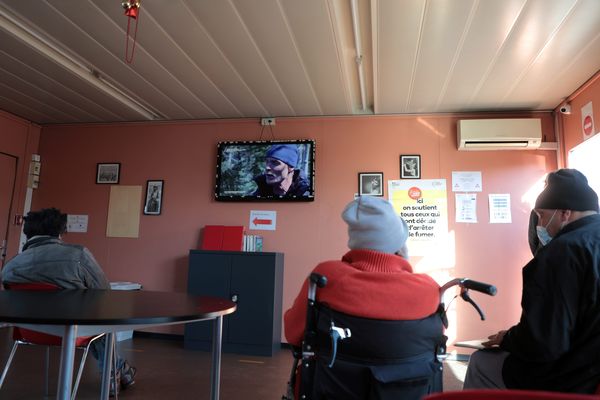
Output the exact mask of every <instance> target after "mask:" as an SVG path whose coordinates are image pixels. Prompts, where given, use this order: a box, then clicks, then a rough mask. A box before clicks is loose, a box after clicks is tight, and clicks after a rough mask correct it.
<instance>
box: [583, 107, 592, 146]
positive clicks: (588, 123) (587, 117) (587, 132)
mask: <svg viewBox="0 0 600 400" xmlns="http://www.w3.org/2000/svg"><path fill="white" fill-rule="evenodd" d="M581 130H582V132H583V140H587V139H589V138H591V137H592V135H593V134H594V109H593V106H592V102H591V101H590V102H589V103H587V104H586V105H584V106H583V107H581Z"/></svg>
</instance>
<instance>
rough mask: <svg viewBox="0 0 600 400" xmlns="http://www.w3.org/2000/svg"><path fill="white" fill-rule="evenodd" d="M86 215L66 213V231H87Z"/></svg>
mask: <svg viewBox="0 0 600 400" xmlns="http://www.w3.org/2000/svg"><path fill="white" fill-rule="evenodd" d="M87 227H88V216H87V215H67V232H87Z"/></svg>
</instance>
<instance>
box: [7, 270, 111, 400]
mask: <svg viewBox="0 0 600 400" xmlns="http://www.w3.org/2000/svg"><path fill="white" fill-rule="evenodd" d="M4 287H5V288H6V289H8V290H36V291H54V290H61V288H60V287H59V286H56V285H53V284H51V283H6V282H5V283H4ZM102 336H104V333H102V334H100V335H96V336H81V337H78V338H77V339H76V341H75V348H76V349H79V350H83V355H82V356H81V362H80V363H79V371H78V372H77V378H76V379H75V383H74V385H73V393H72V395H71V399H72V400H74V399H75V395H76V394H77V389H78V387H79V381H80V380H81V374H82V373H83V366H84V365H85V360H86V359H87V355H88V352H89V350H90V346H91V344H92V343H93V342H94V341H95V340H97V339H99V338H101V337H102ZM13 340H14V341H15V343H14V344H13V347H12V350H11V352H10V355H9V356H8V360H7V361H6V366H5V367H4V371H3V372H2V376H1V377H0V389H1V388H2V384H4V379H5V378H6V374H7V373H8V369H9V368H10V364H11V363H12V360H13V357H14V355H15V352H16V351H17V347H19V345H22V344H25V345H38V346H46V359H45V371H46V374H45V379H44V395H45V396H46V397H47V396H48V369H49V360H50V346H61V345H62V338H61V337H60V336H54V335H49V334H47V333H41V332H36V331H32V330H29V329H24V328H17V327H13Z"/></svg>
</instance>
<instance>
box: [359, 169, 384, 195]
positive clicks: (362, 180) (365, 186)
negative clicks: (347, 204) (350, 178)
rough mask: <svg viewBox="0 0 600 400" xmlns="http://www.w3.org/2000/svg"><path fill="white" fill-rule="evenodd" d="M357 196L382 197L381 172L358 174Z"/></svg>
mask: <svg viewBox="0 0 600 400" xmlns="http://www.w3.org/2000/svg"><path fill="white" fill-rule="evenodd" d="M358 194H359V195H360V196H383V172H359V173H358Z"/></svg>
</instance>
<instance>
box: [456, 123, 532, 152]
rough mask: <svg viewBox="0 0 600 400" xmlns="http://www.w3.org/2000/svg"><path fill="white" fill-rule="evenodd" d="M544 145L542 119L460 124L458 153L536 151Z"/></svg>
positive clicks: (458, 128) (458, 129)
mask: <svg viewBox="0 0 600 400" xmlns="http://www.w3.org/2000/svg"><path fill="white" fill-rule="evenodd" d="M541 143H542V122H541V120H540V119H539V118H512V119H462V120H459V121H458V127H457V144H458V150H532V149H533V150H535V149H537V148H539V147H540V145H541Z"/></svg>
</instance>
